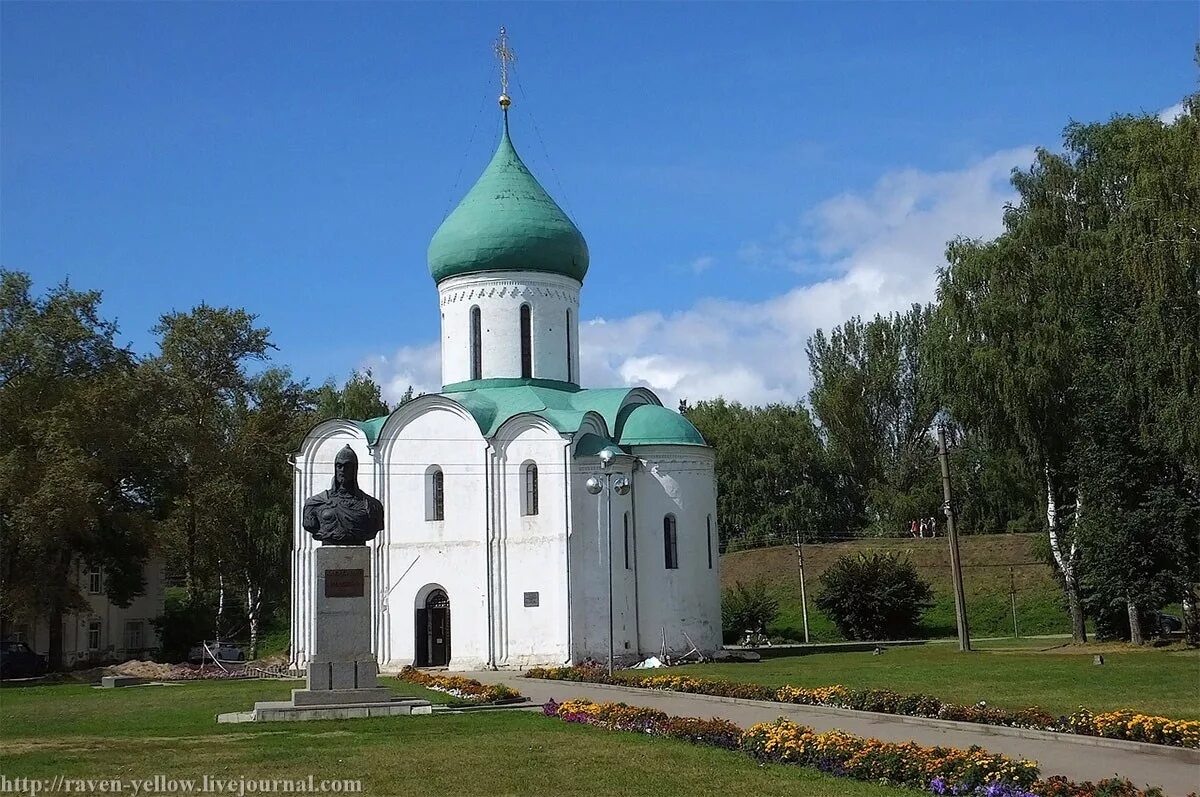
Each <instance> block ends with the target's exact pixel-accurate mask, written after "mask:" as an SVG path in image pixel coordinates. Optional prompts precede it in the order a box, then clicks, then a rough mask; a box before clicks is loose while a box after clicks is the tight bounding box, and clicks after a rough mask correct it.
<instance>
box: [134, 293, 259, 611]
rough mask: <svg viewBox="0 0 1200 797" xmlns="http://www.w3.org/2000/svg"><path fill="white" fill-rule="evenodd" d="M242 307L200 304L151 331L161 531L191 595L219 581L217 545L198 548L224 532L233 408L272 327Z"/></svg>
mask: <svg viewBox="0 0 1200 797" xmlns="http://www.w3.org/2000/svg"><path fill="white" fill-rule="evenodd" d="M255 318H256V317H255V316H254V315H252V314H251V313H248V312H246V311H245V310H241V309H233V308H227V307H211V306H209V305H207V304H201V305H199V306H198V307H196V308H194V309H192V310H191V311H190V312H187V313H169V314H166V315H164V316H162V318H161V319H160V320H159V323H158V325H157V326H156V327H155V328H154V331H155V333H156V334H158V335H159V338H160V342H159V347H160V351H159V354H158V356H157V357H156V358H154V359H152V360H149V361H148V362H147V363H146V364H145V370H146V378H147V379H149V380H152V381H153V382H155V383H156V385H157V388H156V389H157V391H158V392H159V393H160V395H161V397H162V403H161V406H160V409H159V412H158V414H157V417H155V418H154V420H153V423H155V424H156V426H157V428H158V429H159V430H160V443H161V445H162V447H163V449H162V450H163V453H162V460H163V461H164V463H165V472H166V480H167V481H166V486H165V496H164V498H165V500H164V506H163V512H162V514H163V523H164V530H165V531H166V533H167V536H168V539H170V540H172V541H173V542H174V543H176V545H175V548H174V550H173V553H174V555H175V557H174V558H176V559H177V560H178V561H180V562H181V563H182V569H183V572H184V576H185V580H186V586H187V592H188V597H189V599H191V600H195V599H196V597H197V593H198V591H199V590H200V588H201V585H202V584H203V583H204V581H205V580H206V579H207V578H208V577H209V576H215V577H216V578H218V579H219V578H221V575H220V570H221V562H220V551H221V548H220V547H219V546H215V545H203V546H202V545H201V542H202V541H209V540H219V539H220V538H221V537H222V535H225V534H228V529H229V526H228V523H229V518H228V517H227V516H225V515H224V513H225V511H226V510H227V508H228V506H229V500H228V497H229V495H230V493H231V490H233V489H234V487H235V485H236V484H237V481H238V475H237V474H236V473H234V472H232V470H231V468H230V460H229V457H228V447H229V444H230V442H231V422H232V414H233V412H234V409H235V408H236V407H239V406H244V405H246V404H249V403H250V392H251V379H250V377H249V375H248V373H247V370H246V368H247V364H248V363H251V362H256V361H262V360H265V359H267V356H268V352H269V351H270V350H271V349H273V348H274V346H273V345H272V344H271V342H270V330H268V329H266V328H264V327H256V326H255V325H254V321H255Z"/></svg>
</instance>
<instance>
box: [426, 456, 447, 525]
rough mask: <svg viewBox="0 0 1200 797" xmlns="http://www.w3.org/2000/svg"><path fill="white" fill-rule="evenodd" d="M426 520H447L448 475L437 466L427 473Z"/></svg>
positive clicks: (433, 466)
mask: <svg viewBox="0 0 1200 797" xmlns="http://www.w3.org/2000/svg"><path fill="white" fill-rule="evenodd" d="M425 519H426V520H445V519H446V475H445V474H444V473H442V469H441V468H439V467H438V466H437V465H430V466H429V468H428V470H426V471H425Z"/></svg>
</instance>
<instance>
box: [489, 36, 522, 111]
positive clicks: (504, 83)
mask: <svg viewBox="0 0 1200 797" xmlns="http://www.w3.org/2000/svg"><path fill="white" fill-rule="evenodd" d="M493 49H494V50H495V51H496V58H497V59H499V61H500V107H501V108H503V109H504V110H506V111H507V110H508V106H510V105H512V98H510V97H509V96H508V69H509V66H511V65H512V64H513V63H515V62H516V60H517V54H516V53H515V52H513V51H512V49H511V48H510V47H509V46H508V31H507V30H505V28H504V27H503V26H501V28H500V38H499V39H496V44H495V47H494V48H493Z"/></svg>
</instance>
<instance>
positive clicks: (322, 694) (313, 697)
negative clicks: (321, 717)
mask: <svg viewBox="0 0 1200 797" xmlns="http://www.w3.org/2000/svg"><path fill="white" fill-rule="evenodd" d="M391 701H392V690H390V689H388V688H387V687H383V686H379V687H375V688H372V689H293V690H292V705H293V706H297V707H299V706H339V705H344V704H347V703H390V702H391ZM260 705H261V703H255V704H254V707H255V708H258V706H260Z"/></svg>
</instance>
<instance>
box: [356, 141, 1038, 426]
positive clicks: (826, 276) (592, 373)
mask: <svg viewBox="0 0 1200 797" xmlns="http://www.w3.org/2000/svg"><path fill="white" fill-rule="evenodd" d="M1033 155H1034V153H1033V150H1032V148H1022V149H1014V150H1006V151H1003V152H998V153H996V154H994V155H991V156H990V157H987V158H984V159H982V160H980V161H978V162H975V163H973V164H971V165H969V166H967V167H965V168H962V169H959V170H954V171H945V172H923V171H919V170H915V169H906V170H902V171H897V172H892V173H888V174H885V175H884V176H883V177H881V178H880V179H879V180H878V181H877V182H876V184H875V185H874V186H873V187H872V188H871V189H870V190H869V191H866V192H863V193H845V194H841V195H839V196H835V197H832V198H830V199H828V200H825V201H824V202H821V203H820V204H818V205H816V206H815V207H813V208H810V209H808V210H807V211H805V212H803V213H802V214H801V215H800V221H799V222H798V223H796V224H794V225H792V226H790V227H789V226H784V227H782V228H781V232H780V233H779V234H777V235H776V236H774V237H773V238H772V239H771V240H770V241H768V242H749V243H747V244H746V245H744V246H743V247H742V248H741V250H740V251H739V252H738V253H736V254H737V257H738V258H740V259H751V260H755V261H761V262H766V263H774V264H779V265H782V266H784V267H785V269H786V270H785V271H783V272H781V273H786V274H796V275H798V274H809V275H812V274H818V275H821V277H822V278H821V279H820V280H819V281H817V282H812V283H809V284H802V285H795V286H794V287H790V288H789V289H787V290H785V291H784V292H782V293H780V294H778V295H776V296H772V297H769V298H767V299H764V300H762V301H758V302H738V301H730V300H725V299H719V298H706V299H701V300H699V301H697V302H696V303H695V304H693V306H692V307H689V308H687V309H685V310H681V311H678V312H673V313H668V314H663V313H656V312H652V313H639V314H637V315H632V316H627V317H624V318H597V319H593V320H591V321H588V322H586V323H585V324H583V325H582V327H581V329H580V360H581V362H580V366H581V372H582V377H583V383H584V384H585V385H594V386H607V385H645V386H648V387H651V388H653V389H654V390H655V391H656V392H657V393H658V394H659V396H660V397H661V398H662V400H663V404H665V405H666V406H668V407H673V406H674V405H675V404H676V403H677V401H678V399H680V398H687V399H688V400H690V401H696V400H700V399H705V398H713V397H715V396H725V397H726V398H730V399H737V400H740V401H743V402H747V403H765V402H772V401H784V402H791V401H796V400H797V399H801V398H803V397H805V396H806V394H807V392H808V388H809V384H810V377H809V373H808V361H807V358H806V357H805V354H804V344H805V342H806V341H807V340H808V338H809V336H810V335H812V333H813V332H814V331H815V330H816V329H818V328H824V329H829V328H830V327H832V326H835V325H837V324H840V323H841V322H842V321H844V320H845V319H847V318H848V317H850V316H852V315H862V316H873V315H874V314H875V313H886V312H890V311H893V310H901V309H904V308H906V307H908V306H909V305H911V304H912V303H914V302H925V301H929V300H931V299H932V298H933V294H934V284H935V279H936V272H937V268H938V267H939V266H941V265H943V264H944V262H945V256H944V251H945V246H946V243H947V241H949V240H951V239H953V238H955V237H956V236H960V235H961V236H968V237H984V238H986V237H992V236H995V235H997V234H999V233H1000V232H1001V230H1002V223H1001V217H1002V213H1003V207H1004V204H1005V203H1006V202H1008V201H1011V200H1012V199H1013V198H1014V193H1013V191H1012V188H1011V187H1010V185H1009V182H1008V180H1009V175H1010V173H1011V171H1012V169H1013V168H1014V167H1017V166H1027V165H1028V164H1029V163H1031V162H1032V160H1033ZM708 257H710V256H705V257H704V258H698V259H697V261H694V262H693V266H692V267H693V268H695V262H698V261H700V260H704V259H706V258H708ZM713 259H714V262H715V258H713ZM707 265H711V263H709V264H707ZM707 265H705V266H704V267H707ZM797 279H800V278H799V277H798V276H797ZM438 363H439V355H438V349H437V345H436V344H429V345H426V346H421V347H418V348H406V349H402V350H401V351H400V352H398V353H397V354H396V355H395V356H393V357H391V358H376V359H375V360H372V361H371V362H370V363H369V364H370V365H371V366H372V367H373V368H375V372H376V374H378V375H380V378H385V379H386V380H387V384H385V386H384V387H385V391H390V390H396V389H397V388H398V391H397V392H396V393H395V395H399V393H400V392H403V390H404V388H405V387H407V385H408V384H409V383H410V382H412V383H413V384H414V385H421V386H425V385H433V384H436V383H437V381H438V379H437V369H438ZM393 386H394V387H393ZM423 389H426V390H428V389H431V388H428V387H423ZM433 389H436V388H433ZM389 395H391V394H390V393H389Z"/></svg>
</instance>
